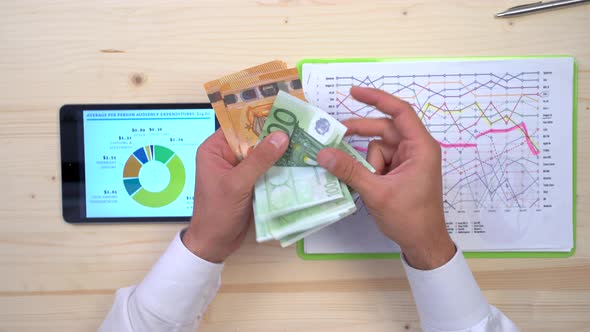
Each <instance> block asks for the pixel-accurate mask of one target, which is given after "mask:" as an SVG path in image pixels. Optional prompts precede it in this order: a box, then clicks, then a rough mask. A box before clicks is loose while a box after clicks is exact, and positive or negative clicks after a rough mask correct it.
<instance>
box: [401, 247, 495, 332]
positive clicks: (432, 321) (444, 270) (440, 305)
mask: <svg viewBox="0 0 590 332" xmlns="http://www.w3.org/2000/svg"><path fill="white" fill-rule="evenodd" d="M402 262H403V265H404V268H405V270H406V274H407V276H408V281H409V282H410V287H411V288H412V293H413V294H414V299H415V301H416V307H417V309H418V314H419V315H420V321H421V324H422V325H423V326H422V328H423V329H424V330H441V331H455V330H462V329H467V328H470V327H472V326H475V325H476V324H477V323H479V322H480V321H482V320H483V319H484V318H486V317H487V316H488V315H489V313H490V306H489V305H488V302H487V300H486V299H485V297H484V296H483V294H482V293H481V290H480V289H479V286H478V285H477V282H476V281H475V278H473V274H472V273H471V270H470V269H469V266H468V265H467V262H466V261H465V258H464V257H463V253H462V252H461V250H459V249H458V248H457V252H456V253H455V256H453V258H452V259H451V260H450V261H448V262H447V263H446V264H445V265H443V266H441V267H439V268H436V269H434V270H428V271H423V270H417V269H415V268H413V267H411V266H410V265H409V264H408V262H407V261H406V260H405V257H403V255H402Z"/></svg>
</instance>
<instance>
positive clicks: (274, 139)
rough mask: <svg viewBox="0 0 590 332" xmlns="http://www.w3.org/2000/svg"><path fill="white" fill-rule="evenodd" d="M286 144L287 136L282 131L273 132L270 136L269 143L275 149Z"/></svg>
mask: <svg viewBox="0 0 590 332" xmlns="http://www.w3.org/2000/svg"><path fill="white" fill-rule="evenodd" d="M287 142H289V136H288V135H287V134H285V133H284V132H282V131H275V132H274V133H272V135H270V143H272V145H274V146H275V147H276V148H277V149H280V148H282V147H283V146H285V144H287Z"/></svg>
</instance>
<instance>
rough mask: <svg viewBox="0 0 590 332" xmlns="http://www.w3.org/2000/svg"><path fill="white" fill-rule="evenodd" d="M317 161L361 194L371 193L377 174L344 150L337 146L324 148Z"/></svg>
mask: <svg viewBox="0 0 590 332" xmlns="http://www.w3.org/2000/svg"><path fill="white" fill-rule="evenodd" d="M317 161H318V163H319V164H320V166H322V167H323V168H325V169H326V170H328V172H330V173H332V174H333V175H334V176H335V177H337V178H338V179H340V180H341V181H342V182H344V183H346V184H347V185H349V186H351V187H352V188H353V189H354V190H355V191H356V192H358V193H359V194H360V195H361V196H366V195H369V194H370V192H371V188H374V186H373V183H375V180H376V178H375V176H376V175H375V174H373V173H371V171H369V170H368V169H367V168H366V167H365V166H363V165H362V164H361V163H359V162H358V161H356V160H355V159H354V158H353V157H352V156H350V155H348V154H347V153H345V152H344V151H341V150H339V149H335V148H326V149H322V150H321V151H320V152H319V153H318V157H317Z"/></svg>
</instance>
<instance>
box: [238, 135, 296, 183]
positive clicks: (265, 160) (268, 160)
mask: <svg viewBox="0 0 590 332" xmlns="http://www.w3.org/2000/svg"><path fill="white" fill-rule="evenodd" d="M288 146H289V136H288V135H287V134H285V133H284V132H282V131H275V132H273V133H271V134H270V135H268V136H266V137H265V138H264V139H263V140H262V141H261V142H260V143H258V145H256V147H255V148H254V150H252V151H251V152H250V153H249V154H248V156H247V157H246V158H245V159H244V160H242V162H241V163H240V164H239V165H238V166H236V167H235V169H236V171H237V172H236V174H239V175H238V177H239V181H240V182H242V183H244V184H245V185H246V186H248V187H249V188H250V187H252V186H253V185H254V184H255V183H256V180H257V179H258V178H259V177H260V176H261V175H262V174H264V173H265V172H266V171H267V170H268V169H269V168H270V167H271V166H272V165H274V164H275V163H276V162H277V160H279V158H281V156H282V155H283V153H285V150H287V147H288Z"/></svg>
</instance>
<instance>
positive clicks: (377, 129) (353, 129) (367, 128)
mask: <svg viewBox="0 0 590 332" xmlns="http://www.w3.org/2000/svg"><path fill="white" fill-rule="evenodd" d="M342 124H344V125H345V126H346V127H347V128H348V130H347V132H346V135H347V136H348V135H359V136H365V137H371V136H379V137H381V138H382V139H383V141H385V142H386V143H388V144H398V143H399V142H400V140H401V136H400V134H399V132H398V131H397V129H395V126H394V124H393V121H392V120H391V119H390V118H379V119H349V120H345V121H342Z"/></svg>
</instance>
